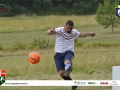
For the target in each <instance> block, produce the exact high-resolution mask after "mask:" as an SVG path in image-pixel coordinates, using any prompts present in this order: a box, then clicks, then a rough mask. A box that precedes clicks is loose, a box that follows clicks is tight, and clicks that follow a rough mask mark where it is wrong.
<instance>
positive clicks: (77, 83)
mask: <svg viewBox="0 0 120 90" xmlns="http://www.w3.org/2000/svg"><path fill="white" fill-rule="evenodd" d="M74 85H86V82H82V81H80V82H79V81H74Z"/></svg>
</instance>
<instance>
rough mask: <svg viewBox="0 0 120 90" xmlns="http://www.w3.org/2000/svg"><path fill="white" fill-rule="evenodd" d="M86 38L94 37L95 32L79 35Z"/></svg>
mask: <svg viewBox="0 0 120 90" xmlns="http://www.w3.org/2000/svg"><path fill="white" fill-rule="evenodd" d="M86 36H91V37H94V36H95V33H94V32H81V33H80V35H79V37H86Z"/></svg>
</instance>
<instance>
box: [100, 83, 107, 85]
mask: <svg viewBox="0 0 120 90" xmlns="http://www.w3.org/2000/svg"><path fill="white" fill-rule="evenodd" d="M100 85H108V82H100Z"/></svg>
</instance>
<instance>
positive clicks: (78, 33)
mask: <svg viewBox="0 0 120 90" xmlns="http://www.w3.org/2000/svg"><path fill="white" fill-rule="evenodd" d="M74 30H75V32H76V33H77V37H79V36H80V32H79V31H78V30H76V29H74Z"/></svg>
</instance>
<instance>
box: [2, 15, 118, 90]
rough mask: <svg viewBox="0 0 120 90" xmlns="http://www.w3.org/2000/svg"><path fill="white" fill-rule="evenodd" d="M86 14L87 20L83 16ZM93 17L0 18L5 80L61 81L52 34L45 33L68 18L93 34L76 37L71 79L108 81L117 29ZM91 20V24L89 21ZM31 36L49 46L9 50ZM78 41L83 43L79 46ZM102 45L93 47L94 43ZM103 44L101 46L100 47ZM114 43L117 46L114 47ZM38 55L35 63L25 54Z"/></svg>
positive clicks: (16, 89)
mask: <svg viewBox="0 0 120 90" xmlns="http://www.w3.org/2000/svg"><path fill="white" fill-rule="evenodd" d="M88 17H89V19H87V18H88ZM94 18H95V16H94V15H91V16H41V17H40V16H31V17H26V16H17V17H11V18H5V17H3V18H0V45H1V46H2V47H3V48H4V49H5V50H0V69H4V70H6V73H7V76H6V80H62V78H61V77H60V76H59V75H58V73H57V70H56V67H55V64H54V54H55V53H54V47H53V46H54V43H55V36H48V35H46V31H47V30H48V29H50V28H52V27H58V26H64V24H65V22H66V20H68V19H72V20H73V21H74V23H75V28H76V29H77V30H78V31H80V32H95V33H96V36H95V37H85V38H78V39H77V42H76V45H75V57H74V59H73V67H74V69H73V72H72V73H71V77H72V79H73V80H111V79H112V66H117V65H120V60H119V59H120V40H119V38H120V29H119V28H115V29H114V33H112V32H111V28H107V29H104V28H103V27H102V26H101V25H99V24H97V22H96V21H95V19H94ZM90 22H91V23H90ZM35 39H40V40H43V41H44V40H49V43H50V45H52V47H51V48H33V49H28V48H25V49H19V50H14V51H12V50H10V49H7V50H6V48H9V47H12V46H14V45H15V44H16V43H20V44H23V45H28V44H29V43H31V42H33V41H34V40H35ZM79 43H82V44H83V46H80V45H79ZM99 43H100V44H102V45H103V46H94V44H97V45H99ZM104 45H105V46H104ZM115 45H117V46H115ZM32 51H36V52H38V53H40V55H41V61H40V62H39V63H38V64H35V65H34V64H31V63H30V62H29V61H28V54H29V53H30V52H32ZM70 88H71V87H57V86H56V87H50V86H48V87H0V90H70ZM77 90H111V87H78V89H77Z"/></svg>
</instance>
